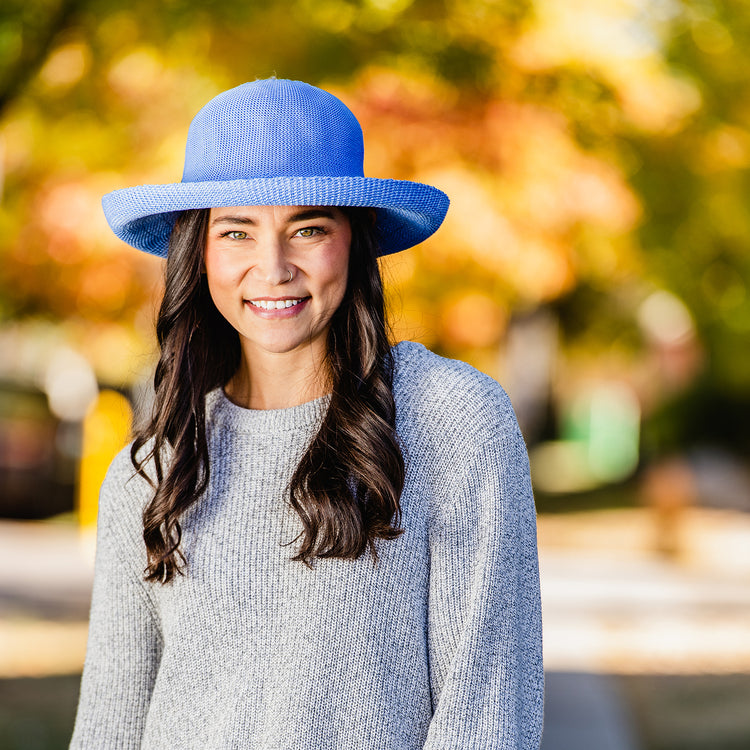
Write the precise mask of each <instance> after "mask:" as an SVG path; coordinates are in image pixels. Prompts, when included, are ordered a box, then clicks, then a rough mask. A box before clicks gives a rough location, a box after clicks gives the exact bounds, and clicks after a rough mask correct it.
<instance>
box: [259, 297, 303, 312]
mask: <svg viewBox="0 0 750 750" xmlns="http://www.w3.org/2000/svg"><path fill="white" fill-rule="evenodd" d="M300 302H302V300H301V299H279V300H267V299H259V300H254V299H251V300H250V304H251V305H253V306H254V307H260V308H262V309H263V310H283V309H284V308H286V307H294V306H295V305H298V304H299V303H300Z"/></svg>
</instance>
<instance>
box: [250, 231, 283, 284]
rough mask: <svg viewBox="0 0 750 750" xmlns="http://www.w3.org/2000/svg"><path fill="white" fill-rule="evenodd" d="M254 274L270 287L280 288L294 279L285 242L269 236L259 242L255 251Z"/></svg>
mask: <svg viewBox="0 0 750 750" xmlns="http://www.w3.org/2000/svg"><path fill="white" fill-rule="evenodd" d="M255 252H256V263H255V265H254V269H253V270H254V273H255V276H256V278H257V279H258V280H259V281H262V282H263V283H265V284H268V286H278V285H279V284H283V283H284V282H287V281H289V280H290V278H291V277H292V274H291V267H290V263H289V262H288V260H287V250H286V247H285V245H284V242H283V241H282V240H281V239H279V238H278V237H273V236H268V237H264V238H263V239H261V240H259V241H258V243H257V246H256V249H255Z"/></svg>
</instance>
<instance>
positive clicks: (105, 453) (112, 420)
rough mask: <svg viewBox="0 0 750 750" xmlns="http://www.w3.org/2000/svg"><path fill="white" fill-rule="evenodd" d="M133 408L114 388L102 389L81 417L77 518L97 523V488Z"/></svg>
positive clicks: (123, 441)
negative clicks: (94, 401) (81, 446)
mask: <svg viewBox="0 0 750 750" xmlns="http://www.w3.org/2000/svg"><path fill="white" fill-rule="evenodd" d="M132 416H133V411H132V409H131V407H130V404H129V402H128V400H127V399H126V398H125V396H123V395H122V394H120V393H117V391H112V390H102V391H101V392H100V393H99V397H98V398H97V400H96V403H95V404H94V405H93V406H92V408H91V409H90V410H89V412H88V414H87V415H86V417H85V418H84V420H83V451H82V454H81V464H80V468H79V474H78V521H79V523H80V524H81V527H82V528H93V527H94V526H95V525H96V514H97V509H98V501H99V488H100V487H101V484H102V481H103V480H104V475H105V474H106V473H107V468H108V467H109V464H110V463H111V461H112V459H113V458H114V457H115V455H117V453H118V451H120V450H121V449H122V448H123V447H124V446H125V444H126V443H127V441H128V437H129V435H130V427H131V423H132Z"/></svg>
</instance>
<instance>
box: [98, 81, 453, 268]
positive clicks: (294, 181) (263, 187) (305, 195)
mask: <svg viewBox="0 0 750 750" xmlns="http://www.w3.org/2000/svg"><path fill="white" fill-rule="evenodd" d="M363 159H364V141H363V137H362V128H361V127H360V125H359V122H357V119H356V117H355V116H354V115H353V114H352V112H351V110H349V108H348V107H347V106H346V105H345V104H344V103H343V102H342V101H341V100H340V99H338V98H337V97H335V96H333V94H330V93H329V92H327V91H324V90H323V89H319V88H317V87H316V86H311V85H310V84H308V83H304V82H302V81H289V80H285V79H276V78H270V79H265V80H260V81H253V82H251V83H244V84H242V85H241V86H236V87H235V88H233V89H229V91H224V92H223V93H221V94H219V95H218V96H216V97H214V98H213V99H212V100H211V101H210V102H208V103H207V104H206V105H205V106H204V107H203V108H202V109H201V110H200V111H199V112H198V114H197V115H196V116H195V117H194V118H193V121H192V123H191V124H190V129H189V131H188V138H187V147H186V150H185V166H184V169H183V175H182V182H178V183H172V184H167V185H137V186H135V187H130V188H123V189H121V190H115V191H113V192H111V193H108V194H107V195H105V196H104V198H103V199H102V205H103V208H104V214H105V216H106V217H107V221H108V222H109V225H110V227H111V228H112V231H114V233H115V234H116V235H117V236H118V237H119V238H120V239H122V240H123V241H125V242H127V243H128V244H130V245H132V246H133V247H135V248H137V249H139V250H143V251H144V252H148V253H152V254H154V255H159V256H161V257H166V255H167V248H168V245H169V236H170V234H171V232H172V227H173V226H174V222H175V218H176V216H177V213H179V212H180V211H184V210H186V209H192V208H213V207H217V206H298V205H299V206H368V207H372V208H374V209H375V210H376V213H377V219H378V220H377V226H378V231H379V234H380V237H379V247H380V254H381V255H387V254H389V253H394V252H398V251H400V250H404V249H406V248H408V247H412V246H413V245H416V244H418V243H419V242H422V241H423V240H424V239H426V238H427V237H429V236H430V235H431V234H432V233H433V232H435V231H436V230H437V228H438V227H439V226H440V224H441V223H442V221H443V218H444V217H445V214H446V212H447V210H448V204H449V200H448V196H447V195H445V193H443V192H442V191H441V190H438V189H437V188H435V187H432V186H431V185H425V184H423V183H421V182H411V181H409V180H392V179H379V178H374V177H365V176H364V171H363V170H364V165H363Z"/></svg>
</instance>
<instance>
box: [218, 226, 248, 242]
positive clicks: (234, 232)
mask: <svg viewBox="0 0 750 750" xmlns="http://www.w3.org/2000/svg"><path fill="white" fill-rule="evenodd" d="M221 236H222V237H229V239H230V240H246V239H247V232H243V231H241V230H240V229H230V230H229V231H228V232H223V233H222V235H221Z"/></svg>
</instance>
